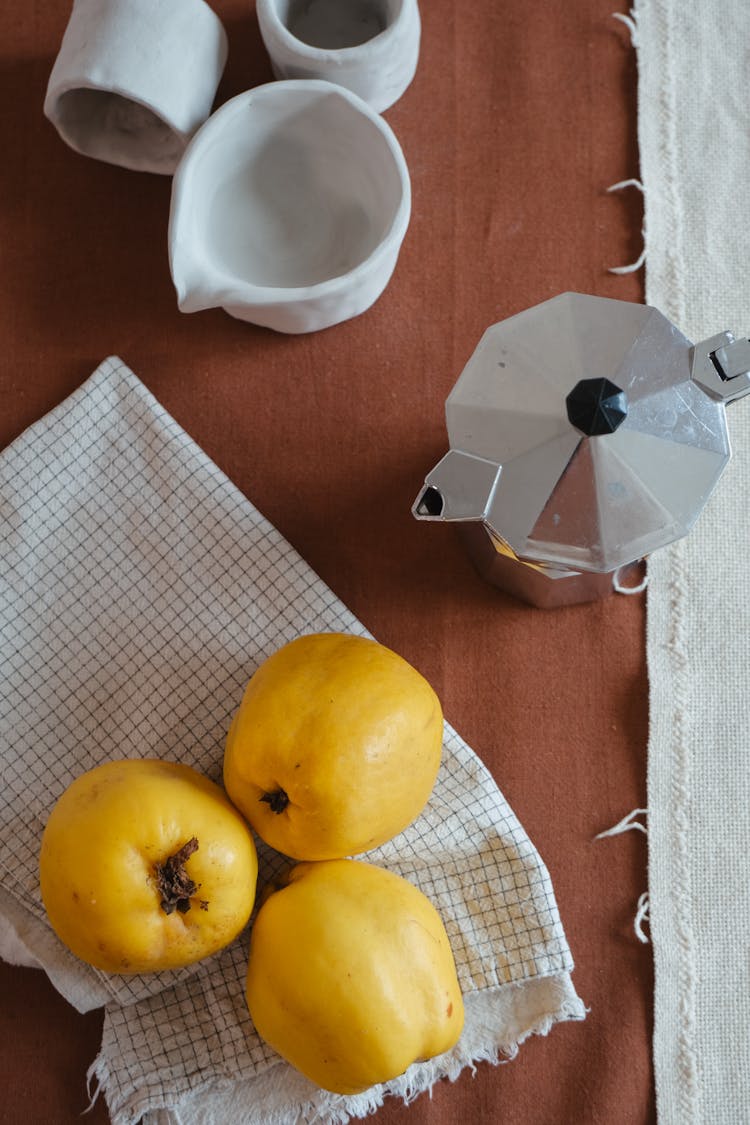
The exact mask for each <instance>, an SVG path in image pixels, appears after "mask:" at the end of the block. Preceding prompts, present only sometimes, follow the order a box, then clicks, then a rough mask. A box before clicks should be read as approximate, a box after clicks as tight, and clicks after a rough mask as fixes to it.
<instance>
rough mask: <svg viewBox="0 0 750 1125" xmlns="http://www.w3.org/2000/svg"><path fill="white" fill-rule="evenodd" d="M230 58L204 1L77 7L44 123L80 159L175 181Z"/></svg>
mask: <svg viewBox="0 0 750 1125" xmlns="http://www.w3.org/2000/svg"><path fill="white" fill-rule="evenodd" d="M226 58H227V37H226V32H225V31H224V28H223V26H222V24H221V21H220V20H219V19H218V17H217V16H216V14H215V13H214V11H213V10H212V9H211V8H210V7H209V6H208V5H207V4H205V3H204V0H75V2H74V5H73V11H72V13H71V16H70V20H69V22H68V26H67V28H66V31H65V35H64V36H63V41H62V44H61V46H60V51H59V53H58V56H57V58H56V60H55V64H54V66H53V68H52V73H51V74H50V78H49V83H48V86H47V94H46V97H45V101H44V113H45V116H46V117H48V118H49V120H50V121H51V122H52V124H53V125H54V126H55V128H56V129H57V131H58V133H59V134H60V136H61V137H62V139H63V140H64V141H65V142H66V143H67V144H68V145H70V147H71V148H73V149H75V150H76V152H80V153H82V154H83V155H84V156H93V157H95V158H96V159H98V160H104V161H106V162H108V163H110V164H119V165H121V166H123V167H125V168H132V169H136V170H138V171H145V172H161V173H164V174H166V175H171V174H172V173H173V172H174V170H175V168H176V167H177V164H178V163H179V161H180V158H181V156H182V154H183V152H184V150H185V148H186V146H187V143H188V141H189V140H190V138H191V137H192V136H193V134H194V133H195V131H196V130H197V129H198V127H199V126H200V125H201V124H202V123H203V122H204V121H205V120H206V118H207V117H208V115H209V114H210V112H211V107H212V105H213V101H214V98H215V96H216V89H217V87H218V85H219V80H220V79H221V75H222V73H223V70H224V65H225V63H226Z"/></svg>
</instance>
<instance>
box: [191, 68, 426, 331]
mask: <svg viewBox="0 0 750 1125" xmlns="http://www.w3.org/2000/svg"><path fill="white" fill-rule="evenodd" d="M410 209H411V189H410V182H409V175H408V171H407V167H406V161H405V160H404V156H403V153H402V152H401V148H400V146H399V143H398V141H397V140H396V138H395V136H394V134H393V132H392V130H391V129H390V127H389V126H388V125H387V124H386V123H385V121H383V119H382V118H381V117H380V116H379V115H378V114H376V113H375V112H374V111H373V110H372V109H371V108H370V107H369V106H368V105H367V104H366V103H365V102H363V101H362V100H361V99H360V98H358V97H357V96H356V95H355V94H352V93H351V92H350V91H348V90H345V89H343V88H342V87H339V86H335V85H332V84H331V83H329V82H320V81H315V80H311V81H305V80H300V81H286V82H271V83H268V84H267V85H265V86H259V87H256V88H255V89H252V90H248V91H247V92H245V93H243V94H239V95H238V96H237V97H235V98H233V99H231V101H229V102H227V103H225V104H224V105H223V106H222V107H221V108H220V109H219V110H217V112H216V113H214V115H213V116H212V117H210V118H209V120H208V121H207V122H206V124H205V125H204V126H203V127H202V128H201V129H200V130H199V132H198V133H197V135H196V136H195V138H194V139H193V141H192V142H191V144H190V146H189V147H188V149H187V151H186V153H185V156H184V157H183V160H182V161H181V163H180V165H179V167H178V169H177V172H176V174H175V177H174V181H173V187H172V205H171V213H170V223H169V253H170V266H171V270H172V278H173V281H174V285H175V288H176V290H177V299H178V304H179V307H180V309H181V310H182V311H183V312H186V313H192V312H198V311H199V310H201V309H209V308H216V307H221V308H224V309H225V310H226V312H228V313H229V314H230V315H231V316H234V317H238V318H239V319H240V320H247V321H250V322H252V323H254V324H259V325H264V326H266V327H269V328H274V329H276V330H277V331H279V332H290V333H292V332H295V333H296V332H311V331H314V330H317V329H320V328H327V327H328V326H330V325H333V324H337V323H338V322H340V321H343V320H347V319H348V318H350V317H353V316H357V315H358V314H359V313H362V312H364V311H365V309H367V308H369V307H370V306H371V305H372V304H373V302H374V301H375V300H377V298H378V297H379V296H380V294H381V293H382V292H383V290H384V289H385V287H386V285H387V284H388V282H389V280H390V277H391V274H392V273H393V270H394V267H395V265H396V260H397V258H398V253H399V249H400V247H401V243H402V241H403V238H404V235H405V233H406V229H407V226H408V222H409V216H410Z"/></svg>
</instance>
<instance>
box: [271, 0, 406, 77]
mask: <svg viewBox="0 0 750 1125" xmlns="http://www.w3.org/2000/svg"><path fill="white" fill-rule="evenodd" d="M397 2H398V4H399V9H398V12H397V14H396V18H395V19H394V20H393V21H392V22H391V23H389V24H388V26H387V27H384V28H383V30H382V31H379V32H378V34H377V35H373V36H372V38H371V39H366V40H365V42H364V43H357V44H355V45H353V46H351V47H314V46H313V45H312V44H311V43H306V42H305V41H304V39H298V38H297V36H296V35H293V34H292V32H291V31H290V30H289V28H288V27H287V26H286V24H285V23H284V22H283V20H281V19H280V18H279V13H278V10H277V7H276V3H275V2H274V0H256V10H257V11H258V18H259V19H260V20H263V22H266V21H267V27H269V29H270V30H271V31H272V32H273V33H274V34H275V35H277V36H278V38H279V39H280V41H281V42H282V43H283V45H284V46H285V47H286V48H287V49H288V50H289V51H290V53H292V54H294V55H295V56H297V58H299V59H300V60H304V61H306V62H315V63H328V62H332V61H341V62H343V61H349V62H357V61H359V60H362V61H367V59H368V58H369V57H370V55H372V53H373V51H380V50H384V49H386V48H387V46H388V42H389V40H391V39H394V38H395V37H396V36H397V35H399V34H400V32H401V28H402V25H403V24H404V23H405V21H406V18H407V14H408V8H409V5H410V3H413V0H397Z"/></svg>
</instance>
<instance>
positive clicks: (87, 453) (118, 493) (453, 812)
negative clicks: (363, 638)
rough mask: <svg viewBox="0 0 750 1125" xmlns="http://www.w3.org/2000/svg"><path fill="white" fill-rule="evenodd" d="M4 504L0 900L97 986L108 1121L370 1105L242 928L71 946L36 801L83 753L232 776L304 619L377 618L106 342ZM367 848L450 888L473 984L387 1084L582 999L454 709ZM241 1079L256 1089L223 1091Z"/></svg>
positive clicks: (527, 1028)
mask: <svg viewBox="0 0 750 1125" xmlns="http://www.w3.org/2000/svg"><path fill="white" fill-rule="evenodd" d="M0 505H1V507H0V634H1V636H2V646H1V648H0V740H1V753H2V762H3V772H4V781H5V785H4V786H3V789H2V791H0V836H1V840H2V847H1V849H0V874H1V876H2V881H1V884H0V892H2V896H1V897H0V914H4V915H5V921H6V923H7V922H8V919H10V922H11V923H12V924H14V925H15V926H16V929H18V928H19V925H18V919H19V917H23V918H24V919H25V920H26V926H25V928H23V934H24V939H25V940H26V942H27V945H28V946H29V949H30V950H31V952H32V953H33V954H34V956H35V957H36V958H37V959H38V960H39V961H41V963H42V964H43V965H44V967H45V968H46V969H47V971H48V972H49V973H50V976H51V977H52V979H53V980H54V981H55V983H56V985H57V987H58V988H60V990H61V991H62V992H64V993H65V994H66V995H68V997H69V999H71V1000H72V1001H73V1002H74V1003H76V1002H78V1001H79V1000H80V996H81V995H82V994H85V995H86V996H88V997H89V1002H90V997H91V996H94V997H98V998H99V1000H98V1002H102V1001H104V1000H106V1002H107V1015H106V1019H105V1029H104V1039H103V1044H102V1051H101V1054H100V1056H99V1058H98V1060H97V1062H96V1064H95V1068H94V1069H95V1073H96V1074H97V1076H98V1078H99V1081H100V1084H101V1086H102V1087H103V1089H104V1091H105V1094H106V1097H107V1101H108V1104H109V1107H110V1112H111V1113H112V1116H113V1120H114V1121H115V1122H126V1121H127V1122H134V1121H137V1120H139V1118H140V1117H141V1115H142V1114H144V1113H147V1112H150V1113H154V1114H158V1115H159V1117H158V1119H159V1120H160V1121H161V1120H163V1119H164V1118H163V1113H167V1114H169V1113H170V1112H171V1110H172V1108H173V1107H175V1106H176V1105H177V1104H180V1107H181V1108H180V1114H179V1120H180V1121H190V1120H193V1119H194V1120H195V1121H196V1122H197V1121H202V1122H203V1121H206V1122H207V1121H213V1120H216V1121H224V1122H226V1123H227V1125H231V1122H232V1121H233V1120H235V1119H236V1120H240V1119H241V1120H243V1122H245V1121H247V1122H249V1121H251V1120H256V1119H257V1121H259V1122H260V1121H263V1122H268V1121H271V1120H276V1119H277V1118H276V1117H274V1116H273V1114H274V1113H276V1112H277V1110H278V1111H279V1112H280V1113H281V1116H279V1117H278V1120H279V1121H284V1120H289V1121H292V1120H299V1119H300V1114H301V1113H308V1112H310V1113H313V1112H315V1113H323V1114H324V1115H325V1114H328V1119H329V1120H347V1119H348V1117H349V1116H350V1115H351V1114H352V1113H356V1112H359V1111H361V1112H366V1111H367V1110H368V1109H370V1108H372V1106H373V1104H377V1101H378V1098H379V1096H380V1095H379V1094H376V1096H375V1102H373V1101H372V1098H370V1100H369V1101H368V1100H367V1099H366V1100H365V1102H362V1103H357V1102H356V1100H355V1099H341V1098H335V1097H333V1096H332V1095H324V1094H322V1093H321V1092H320V1091H318V1090H317V1088H315V1087H313V1086H312V1085H311V1084H310V1083H308V1082H307V1081H306V1080H304V1079H302V1078H301V1077H300V1076H298V1075H296V1073H294V1072H292V1070H291V1068H289V1067H287V1066H286V1064H283V1063H281V1061H280V1060H279V1058H278V1056H276V1055H275V1054H274V1052H272V1051H271V1050H270V1049H269V1048H267V1047H266V1046H265V1044H263V1043H262V1041H261V1040H260V1039H259V1037H258V1036H257V1035H256V1034H255V1032H254V1030H253V1028H252V1025H251V1023H250V1020H249V1016H248V1015H247V1011H246V1008H245V1003H244V974H245V959H246V954H247V934H243V935H241V937H240V938H239V939H238V940H237V941H236V942H235V943H233V945H231V946H230V947H229V948H228V949H226V950H225V951H224V952H223V953H221V954H220V955H219V956H217V957H214V958H211V959H209V960H208V961H206V962H203V963H201V964H199V965H197V966H192V967H189V968H188V969H183V970H180V971H178V972H170V973H161V974H154V975H151V976H109V975H108V974H105V973H101V972H98V971H97V970H93V969H88V967H85V966H82V965H81V964H80V963H78V962H77V961H75V959H74V958H72V957H71V956H70V955H69V954H67V953H66V951H65V950H63V949H62V948H61V946H60V945H59V943H58V942H57V939H55V938H54V935H52V934H51V931H50V930H49V927H48V926H47V925H46V922H45V918H44V911H43V907H42V904H41V900H40V896H39V886H38V876H37V859H38V850H39V842H40V836H41V832H42V829H43V826H44V823H45V820H46V817H47V815H48V813H49V810H50V808H51V807H52V805H53V803H54V801H55V800H56V798H57V797H58V796H59V795H60V793H61V792H62V791H63V789H64V788H65V787H66V786H67V785H68V784H69V783H70V781H71V780H72V779H73V778H74V777H75V776H76V775H78V774H79V773H81V772H82V771H84V770H86V769H89V768H90V767H92V766H94V765H95V764H97V763H99V762H101V761H103V760H106V759H110V758H118V757H145V756H158V757H163V758H168V759H176V760H179V761H182V762H185V763H187V764H189V765H191V766H194V767H196V768H198V769H199V770H201V771H202V772H204V773H205V774H207V775H208V776H209V777H211V778H212V779H213V780H215V781H217V782H220V781H221V769H222V757H223V748H224V740H225V737H226V732H227V729H228V727H229V723H230V720H231V717H232V715H233V713H234V711H235V710H236V708H237V706H238V704H239V701H240V699H241V697H242V694H243V691H244V688H245V686H246V684H247V681H248V679H249V678H250V676H251V675H252V673H253V671H254V669H255V668H256V667H257V666H258V664H259V663H260V662H261V661H262V660H263V659H264V658H265V657H266V656H267V655H269V654H270V653H271V652H272V651H274V650H275V649H277V648H278V647H280V646H281V645H282V644H284V643H286V642H287V641H289V640H291V639H292V638H294V637H296V636H298V635H300V634H301V633H305V632H316V631H331V630H337V631H343V632H356V633H360V634H365V633H366V631H365V629H364V628H363V626H362V625H361V624H360V623H359V622H358V621H357V620H356V619H355V618H354V617H353V616H352V615H351V614H350V613H349V612H348V611H347V610H346V609H345V608H344V607H343V606H342V605H341V603H340V602H339V601H338V600H337V599H336V598H335V597H334V595H333V594H332V593H331V591H330V590H329V589H328V588H327V587H326V586H325V585H324V583H323V582H321V581H320V579H318V578H317V576H316V575H314V574H313V573H312V571H311V570H310V568H309V567H308V566H307V565H306V564H305V563H304V562H303V560H302V559H301V558H300V557H299V556H298V555H297V554H296V553H295V552H294V550H293V549H292V548H291V547H290V545H289V544H288V543H286V541H285V540H284V539H283V538H282V537H281V536H280V535H279V533H278V532H277V531H276V530H275V528H274V527H273V526H271V524H269V523H268V521H267V520H265V519H264V518H263V517H262V516H261V515H260V514H259V513H258V512H257V510H256V509H255V508H254V507H253V506H252V504H250V503H249V501H248V500H247V499H246V498H245V497H244V496H243V495H242V494H241V493H240V492H239V491H238V490H237V489H236V488H234V486H233V485H232V484H231V483H230V482H229V481H228V480H227V478H226V477H225V476H224V475H223V473H222V472H221V471H220V470H219V469H218V468H217V467H216V465H214V464H213V463H212V462H211V461H210V460H209V458H208V457H207V456H206V455H205V454H204V453H203V452H202V450H200V449H199V448H198V447H197V446H196V445H195V443H194V442H193V441H192V440H191V439H190V438H189V437H188V436H187V435H186V434H185V433H184V431H182V430H181V428H180V427H179V426H178V425H177V423H176V422H175V421H174V420H173V419H172V418H171V417H170V416H169V415H168V414H167V413H166V412H165V411H164V410H163V409H162V408H161V407H160V406H159V404H158V403H157V402H156V401H155V399H154V398H153V396H152V395H151V394H150V392H149V391H148V390H147V389H146V388H145V387H144V386H143V384H142V383H140V381H139V380H138V379H137V378H136V377H135V375H133V373H132V372H131V371H129V370H128V368H127V367H126V366H125V365H124V364H122V363H121V361H120V360H118V359H116V358H110V359H108V360H106V361H105V362H104V363H103V364H101V366H100V367H99V368H98V369H97V371H96V372H95V373H94V374H93V375H92V376H91V377H90V379H88V380H87V382H86V383H84V384H83V386H82V387H80V388H79V389H78V390H77V391H76V392H75V393H74V394H73V395H72V396H71V397H70V398H69V399H67V400H66V401H65V402H64V403H62V404H61V406H59V407H58V408H57V409H56V410H54V411H52V412H51V413H50V414H49V415H48V416H47V417H45V418H43V419H42V420H41V421H40V422H38V423H37V424H35V425H34V426H32V427H31V428H30V429H29V430H27V431H26V432H25V433H24V434H22V435H21V437H19V438H18V439H17V440H16V441H15V442H14V443H13V444H12V445H11V446H10V447H9V448H8V449H7V450H6V451H5V452H4V453H3V454H2V456H1V457H0ZM367 858H368V859H370V860H372V861H373V862H377V863H380V864H382V865H383V866H385V867H388V868H390V869H391V870H393V871H396V872H397V873H399V874H401V875H403V876H405V877H406V878H408V879H410V880H411V881H412V882H414V883H415V884H416V885H417V886H418V887H419V888H420V889H421V890H422V891H423V892H424V893H425V894H426V895H427V896H428V897H429V898H430V899H431V900H432V902H433V903H434V904H435V906H436V907H437V908H438V910H439V911H440V913H441V915H442V917H443V920H444V922H445V925H446V929H447V932H448V935H449V937H450V940H451V944H452V947H453V951H454V955H455V958H456V963H457V969H458V974H459V979H460V982H461V986H462V989H463V991H464V993H465V996H466V1000H467V1028H466V1032H465V1034H464V1037H463V1038H462V1041H461V1043H460V1044H459V1046H458V1047H457V1048H456V1050H455V1051H454V1052H453V1053H452V1055H451V1057H450V1058H445V1059H443V1060H442V1062H441V1063H440V1064H439V1065H437V1066H436V1065H432V1066H431V1065H430V1064H424V1066H423V1069H422V1070H421V1071H420V1069H419V1066H417V1067H414V1068H411V1071H413V1072H414V1073H410V1072H407V1074H408V1075H409V1077H408V1079H407V1080H406V1083H407V1084H406V1085H405V1086H402V1087H401V1088H399V1087H398V1086H395V1087H393V1090H395V1091H396V1092H402V1093H407V1092H415V1091H417V1090H419V1089H422V1088H425V1087H426V1086H429V1084H430V1083H431V1082H432V1081H434V1080H435V1078H436V1077H439V1076H440V1075H441V1074H448V1073H457V1072H458V1070H460V1069H461V1067H462V1066H463V1065H466V1064H467V1063H470V1062H471V1061H472V1059H475V1058H479V1057H489V1058H493V1057H496V1055H497V1052H498V1050H502V1051H505V1052H508V1053H513V1052H514V1051H515V1049H516V1048H517V1045H518V1043H520V1042H521V1041H522V1040H523V1039H524V1038H525V1037H526V1036H527V1035H528V1034H530V1033H532V1032H546V1031H547V1030H548V1029H549V1027H550V1026H551V1025H552V1024H553V1023H554V1022H556V1021H557V1020H559V1019H565V1018H583V1008H582V1005H581V1002H580V1000H579V999H578V997H577V996H576V994H575V991H574V989H573V986H572V983H571V982H570V977H569V974H570V972H571V970H572V967H573V966H572V960H571V956H570V952H569V950H568V946H567V942H566V939H565V934H564V932H563V928H562V925H561V922H560V918H559V914H558V910H557V906H556V903H555V899H554V894H553V889H552V885H551V881H550V878H549V875H548V873H547V871H546V869H545V867H544V865H543V863H542V861H541V859H540V857H539V856H538V854H537V853H536V851H535V849H534V848H533V846H532V844H531V843H530V841H529V839H528V837H527V836H526V834H525V832H524V830H523V828H522V826H521V825H520V823H519V822H518V820H517V819H516V817H515V816H514V814H513V812H512V810H511V809H510V807H509V805H508V804H507V802H506V801H505V799H504V798H503V796H502V794H501V793H500V792H499V790H498V788H497V786H496V785H495V783H494V781H493V779H492V777H491V776H490V774H489V772H488V771H487V770H486V768H485V767H484V766H483V765H482V763H481V762H480V761H479V759H478V758H477V756H476V755H475V754H474V753H473V752H472V751H471V750H470V749H469V748H468V747H467V746H466V744H465V743H464V742H463V741H462V740H461V738H460V737H459V736H458V735H457V734H456V732H455V731H453V730H452V729H451V728H450V727H449V726H448V725H447V724H446V727H445V737H444V751H443V763H442V766H441V769H440V773H439V776H438V780H437V783H436V786H435V789H434V792H433V795H432V797H431V799H430V802H429V804H428V806H427V808H426V809H425V810H424V812H423V813H422V814H421V816H420V817H419V818H418V820H417V821H416V822H415V823H414V824H413V825H412V826H410V827H409V828H408V829H407V830H406V831H405V832H404V833H402V834H401V835H400V836H399V837H397V839H396V840H395V841H391V842H389V843H388V844H386V845H384V846H383V847H381V848H379V849H377V850H376V851H373V852H371V853H369V855H368V857H367ZM259 859H260V882H261V884H262V883H263V881H264V880H267V879H270V878H272V877H273V876H274V875H275V874H276V873H277V871H278V869H279V867H280V866H281V865H284V864H286V863H287V862H288V861H286V860H285V859H283V858H282V857H279V856H278V855H276V854H275V853H273V852H272V851H271V850H270V849H268V848H265V846H263V845H261V846H260V852H259ZM6 906H7V909H6ZM87 975H88V977H90V979H86V977H87ZM79 1006H82V1007H83V1006H86V1005H85V1004H80V1005H79ZM253 1084H254V1085H253ZM242 1089H247V1090H248V1091H251V1090H252V1097H251V1098H250V1099H249V1101H251V1102H252V1104H253V1106H254V1107H255V1108H253V1109H252V1111H251V1110H250V1109H249V1108H247V1106H244V1107H243V1108H241V1109H232V1110H231V1111H230V1110H229V1109H228V1108H227V1105H226V1104H224V1108H223V1109H221V1110H220V1111H217V1110H216V1108H215V1107H216V1106H217V1105H220V1104H223V1103H221V1100H220V1099H221V1098H222V1097H229V1098H230V1099H234V1098H236V1096H237V1091H238V1090H242ZM262 1091H265V1093H263V1094H262V1096H260V1095H261V1093H262ZM207 1093H208V1094H209V1095H210V1097H211V1098H213V1102H212V1103H209V1105H208V1108H206V1105H205V1103H201V1102H200V1098H201V1097H205V1095H206V1094H207ZM186 1099H188V1100H189V1104H188V1103H187V1102H186ZM191 1099H192V1100H191ZM264 1099H266V1100H264ZM268 1099H270V1100H268ZM199 1104H200V1106H201V1108H197V1107H199ZM190 1105H192V1106H193V1111H194V1113H195V1117H194V1118H193V1117H191V1116H190ZM211 1105H213V1106H214V1108H213V1109H212V1108H211ZM290 1107H291V1108H290ZM301 1107H306V1108H301ZM255 1112H258V1113H260V1114H261V1116H258V1117H257V1118H255V1117H253V1116H252V1114H253V1113H255ZM285 1112H288V1113H291V1116H287V1117H285V1116H284V1113H285ZM233 1114H234V1115H235V1116H232V1115H233ZM240 1114H241V1116H240ZM176 1119H177V1118H175V1120H176ZM154 1120H156V1117H154Z"/></svg>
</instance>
